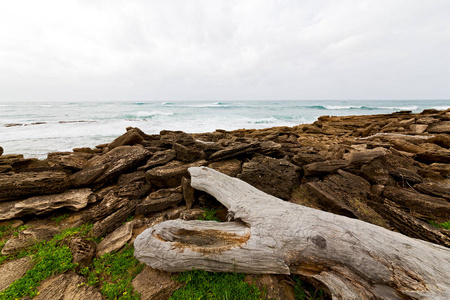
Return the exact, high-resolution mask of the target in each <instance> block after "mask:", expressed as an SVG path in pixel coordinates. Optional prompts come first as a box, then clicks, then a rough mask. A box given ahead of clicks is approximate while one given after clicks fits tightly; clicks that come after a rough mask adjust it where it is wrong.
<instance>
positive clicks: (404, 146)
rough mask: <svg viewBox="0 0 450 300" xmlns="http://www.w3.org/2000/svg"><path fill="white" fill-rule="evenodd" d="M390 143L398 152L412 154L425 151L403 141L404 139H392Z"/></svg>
mask: <svg viewBox="0 0 450 300" xmlns="http://www.w3.org/2000/svg"><path fill="white" fill-rule="evenodd" d="M390 142H391V144H392V145H393V146H394V148H395V149H397V150H401V151H405V152H410V153H421V152H424V151H425V149H424V148H422V147H420V146H417V145H415V144H413V143H410V142H407V141H405V140H402V139H392V140H391V141H390Z"/></svg>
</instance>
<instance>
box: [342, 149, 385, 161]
mask: <svg viewBox="0 0 450 300" xmlns="http://www.w3.org/2000/svg"><path fill="white" fill-rule="evenodd" d="M388 153H389V150H387V149H385V148H381V147H378V148H375V149H367V150H362V151H352V152H349V153H346V154H344V156H343V158H344V159H346V160H348V161H350V162H351V163H352V164H354V165H363V164H367V163H369V162H371V161H372V160H374V159H375V158H377V157H381V156H384V155H386V154H388Z"/></svg>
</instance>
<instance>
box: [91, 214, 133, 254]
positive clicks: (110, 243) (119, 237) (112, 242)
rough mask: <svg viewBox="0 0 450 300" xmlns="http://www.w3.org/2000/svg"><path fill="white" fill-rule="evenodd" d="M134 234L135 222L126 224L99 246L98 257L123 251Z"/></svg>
mask: <svg viewBox="0 0 450 300" xmlns="http://www.w3.org/2000/svg"><path fill="white" fill-rule="evenodd" d="M132 234H133V222H126V223H125V224H123V225H122V226H120V227H119V228H117V229H116V230H114V231H113V232H112V233H110V234H108V235H107V236H106V237H105V238H104V239H103V240H102V241H101V242H100V244H98V246H97V254H96V255H97V257H100V256H102V255H104V254H106V253H110V252H113V251H117V250H119V249H121V248H122V247H123V246H124V245H125V244H126V243H127V242H128V241H129V240H130V239H131V236H132Z"/></svg>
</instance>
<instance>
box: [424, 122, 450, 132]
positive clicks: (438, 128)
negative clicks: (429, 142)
mask: <svg viewBox="0 0 450 300" xmlns="http://www.w3.org/2000/svg"><path fill="white" fill-rule="evenodd" d="M427 131H428V132H429V133H450V121H442V122H437V123H433V124H430V125H429V126H428V128H427Z"/></svg>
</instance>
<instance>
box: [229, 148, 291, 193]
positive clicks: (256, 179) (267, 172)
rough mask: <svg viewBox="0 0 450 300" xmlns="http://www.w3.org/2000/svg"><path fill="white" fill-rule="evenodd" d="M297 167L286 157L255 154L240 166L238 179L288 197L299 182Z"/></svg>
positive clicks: (264, 190) (265, 190)
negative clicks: (277, 157)
mask: <svg viewBox="0 0 450 300" xmlns="http://www.w3.org/2000/svg"><path fill="white" fill-rule="evenodd" d="M297 171H298V167H297V166H295V165H294V164H292V163H290V162H289V161H287V160H286V159H275V158H272V157H268V156H263V155H256V156H254V157H253V158H252V159H251V160H250V161H249V162H245V163H244V164H243V166H242V172H241V173H240V174H239V175H238V176H237V177H238V178H239V179H242V180H243V181H245V182H247V183H249V184H251V185H253V186H254V187H256V188H258V189H260V190H262V191H263V192H265V193H268V194H270V195H272V196H275V197H278V198H282V199H289V198H290V195H291V191H292V189H293V188H294V186H296V185H298V184H299V178H298V173H297Z"/></svg>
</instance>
